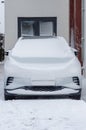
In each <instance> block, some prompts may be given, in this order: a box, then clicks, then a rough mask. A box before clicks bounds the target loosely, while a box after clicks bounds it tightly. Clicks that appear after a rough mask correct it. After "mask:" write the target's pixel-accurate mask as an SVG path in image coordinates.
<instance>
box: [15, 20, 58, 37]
mask: <svg viewBox="0 0 86 130" xmlns="http://www.w3.org/2000/svg"><path fill="white" fill-rule="evenodd" d="M17 20H18V34H17V35H18V38H19V37H21V22H23V21H36V22H52V23H53V34H54V35H55V36H57V17H18V19H17ZM37 35H39V31H38V32H37Z"/></svg>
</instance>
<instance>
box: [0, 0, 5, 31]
mask: <svg viewBox="0 0 86 130" xmlns="http://www.w3.org/2000/svg"><path fill="white" fill-rule="evenodd" d="M1 1H4V0H0V33H4V3H1Z"/></svg>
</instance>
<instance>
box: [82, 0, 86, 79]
mask: <svg viewBox="0 0 86 130" xmlns="http://www.w3.org/2000/svg"><path fill="white" fill-rule="evenodd" d="M82 11H83V15H82V16H83V17H82V34H83V35H82V38H83V39H82V40H83V46H82V47H83V50H82V51H83V68H84V76H85V77H86V0H82Z"/></svg>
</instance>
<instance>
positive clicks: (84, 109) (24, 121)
mask: <svg viewBox="0 0 86 130" xmlns="http://www.w3.org/2000/svg"><path fill="white" fill-rule="evenodd" d="M0 130H86V103H85V102H84V101H82V100H80V101H79V100H67V99H64V100H13V101H2V100H0Z"/></svg>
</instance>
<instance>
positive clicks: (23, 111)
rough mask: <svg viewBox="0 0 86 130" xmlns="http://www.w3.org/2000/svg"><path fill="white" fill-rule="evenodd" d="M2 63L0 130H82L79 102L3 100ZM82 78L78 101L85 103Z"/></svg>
mask: <svg viewBox="0 0 86 130" xmlns="http://www.w3.org/2000/svg"><path fill="white" fill-rule="evenodd" d="M3 76H4V70H3V64H0V130H86V103H85V102H84V101H83V100H71V99H69V100H67V99H63V100H62V99H61V100H60V99H54V100H12V101H4V96H3V95H4V91H3V85H4V83H3ZM85 85H86V79H83V89H82V99H84V100H85V101H86V87H85Z"/></svg>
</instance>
